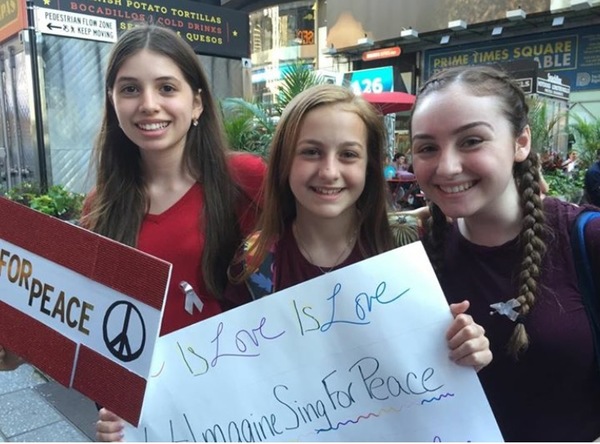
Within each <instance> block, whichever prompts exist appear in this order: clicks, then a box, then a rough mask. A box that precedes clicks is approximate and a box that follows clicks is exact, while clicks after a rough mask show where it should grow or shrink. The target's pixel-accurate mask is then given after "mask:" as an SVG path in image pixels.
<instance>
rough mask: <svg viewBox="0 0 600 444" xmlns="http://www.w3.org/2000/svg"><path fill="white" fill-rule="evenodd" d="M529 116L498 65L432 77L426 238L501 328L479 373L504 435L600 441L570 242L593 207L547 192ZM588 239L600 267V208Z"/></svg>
mask: <svg viewBox="0 0 600 444" xmlns="http://www.w3.org/2000/svg"><path fill="white" fill-rule="evenodd" d="M527 116H528V108H527V102H526V100H525V96H524V94H523V92H522V90H521V89H520V88H519V87H518V85H517V84H516V83H515V82H514V81H513V80H512V79H511V78H510V77H509V76H508V75H507V74H506V73H504V72H502V71H500V70H497V69H494V68H492V67H485V66H479V67H466V68H455V69H449V70H446V71H442V72H441V73H438V74H436V75H434V76H433V77H432V78H430V79H429V80H428V81H427V82H426V83H425V84H424V85H423V86H422V87H421V89H420V91H419V93H418V94H417V99H416V102H415V105H414V107H413V112H412V117H411V124H410V136H411V143H412V151H413V165H414V170H415V173H416V175H417V180H418V181H419V184H420V186H421V189H422V190H423V191H424V192H425V194H426V195H427V198H428V199H429V200H430V201H431V202H432V205H431V215H432V218H431V224H430V225H429V227H428V229H427V233H426V237H425V240H424V243H425V246H426V249H427V251H428V253H429V255H430V258H431V260H432V263H433V264H434V266H435V269H436V272H437V274H438V277H439V279H440V283H441V286H442V289H443V290H444V293H445V295H446V297H447V299H448V301H449V302H450V303H453V302H457V301H460V300H461V299H462V298H463V297H464V295H465V294H469V295H470V302H471V315H472V316H473V318H474V320H475V321H476V322H477V323H478V324H481V325H482V326H483V328H484V329H485V331H486V334H487V335H488V336H489V338H490V342H491V349H492V352H493V354H494V360H493V362H492V363H491V364H490V365H488V366H487V367H486V368H485V369H483V370H482V371H481V372H479V378H480V380H481V383H482V385H483V388H484V390H485V392H486V394H487V397H488V399H489V401H490V404H491V407H492V409H493V411H494V414H495V416H496V419H497V421H498V424H499V426H500V430H501V431H502V434H503V436H504V439H505V440H506V441H593V440H594V439H596V438H598V437H599V436H600V374H599V370H600V369H598V367H597V365H596V357H595V353H594V345H593V343H594V340H593V337H592V332H591V329H590V323H589V321H588V317H587V315H586V310H585V307H584V305H583V302H582V297H581V294H580V293H579V291H578V282H577V275H576V272H575V266H574V260H573V254H572V251H571V241H570V229H571V226H572V224H573V221H574V220H575V217H576V216H577V215H578V214H579V213H580V212H581V211H584V210H585V208H584V207H578V206H575V205H572V204H569V203H566V202H562V201H559V200H557V199H554V198H551V197H546V198H545V199H543V200H542V198H541V196H540V191H541V190H540V169H539V160H538V156H537V154H536V153H534V152H533V151H532V150H531V131H530V128H529V125H528V120H527ZM585 239H586V244H587V249H588V252H590V259H591V263H592V267H593V270H594V271H593V273H594V274H595V276H596V277H598V276H600V219H596V220H594V221H592V222H590V223H589V224H588V226H587V227H586V231H585ZM597 284H598V285H597V288H600V279H599V282H597ZM598 297H600V295H598Z"/></svg>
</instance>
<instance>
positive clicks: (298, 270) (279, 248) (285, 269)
mask: <svg viewBox="0 0 600 444" xmlns="http://www.w3.org/2000/svg"><path fill="white" fill-rule="evenodd" d="M363 259H365V257H364V256H363V255H362V254H361V252H360V248H359V247H358V242H357V243H356V245H355V246H354V249H353V250H352V252H351V253H350V255H349V256H348V257H347V258H346V260H344V261H343V262H342V263H341V264H339V265H337V266H336V267H333V268H331V269H328V268H319V267H317V266H316V265H313V264H311V263H310V262H308V260H306V258H305V257H304V256H303V255H302V253H301V252H300V249H299V248H298V244H297V243H296V239H295V238H294V234H293V233H292V230H291V228H289V227H288V229H286V230H285V232H284V233H283V236H282V238H281V239H280V240H279V242H277V245H276V246H275V259H274V262H275V270H276V271H275V274H274V290H273V292H276V291H280V290H285V289H286V288H288V287H292V286H294V285H297V284H300V283H302V282H304V281H307V280H309V279H313V278H316V277H318V276H321V275H322V274H323V273H324V271H323V270H325V272H328V271H333V270H337V269H339V268H343V267H346V266H348V265H351V264H354V263H355V262H359V261H361V260H363ZM234 270H235V271H234V274H235V273H237V272H239V268H234ZM225 299H226V301H227V303H226V304H227V308H231V307H234V306H238V305H241V304H243V303H246V302H249V301H251V300H252V296H251V295H250V292H249V291H248V288H247V287H246V285H245V284H243V283H242V284H232V283H229V285H228V286H227V289H226V290H225Z"/></svg>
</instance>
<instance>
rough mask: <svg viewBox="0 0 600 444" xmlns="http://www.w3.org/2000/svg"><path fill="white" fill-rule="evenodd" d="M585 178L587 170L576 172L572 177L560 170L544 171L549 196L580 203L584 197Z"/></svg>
mask: <svg viewBox="0 0 600 444" xmlns="http://www.w3.org/2000/svg"><path fill="white" fill-rule="evenodd" d="M584 176H585V170H578V171H575V172H574V173H573V174H572V175H571V174H567V173H565V172H563V171H562V170H559V169H556V170H547V171H544V179H546V182H548V187H549V191H548V195H549V196H555V197H560V198H561V199H564V200H566V201H569V202H575V203H579V201H580V200H581V197H582V196H583V178H584Z"/></svg>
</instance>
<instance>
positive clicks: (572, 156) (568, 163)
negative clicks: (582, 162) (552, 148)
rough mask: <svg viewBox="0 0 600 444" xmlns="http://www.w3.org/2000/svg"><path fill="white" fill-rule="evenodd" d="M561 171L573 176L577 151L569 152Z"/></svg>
mask: <svg viewBox="0 0 600 444" xmlns="http://www.w3.org/2000/svg"><path fill="white" fill-rule="evenodd" d="M562 169H563V171H564V172H565V173H567V174H573V172H574V171H575V170H576V169H577V151H575V150H572V151H569V155H568V156H567V159H566V160H565V161H564V162H563V164H562Z"/></svg>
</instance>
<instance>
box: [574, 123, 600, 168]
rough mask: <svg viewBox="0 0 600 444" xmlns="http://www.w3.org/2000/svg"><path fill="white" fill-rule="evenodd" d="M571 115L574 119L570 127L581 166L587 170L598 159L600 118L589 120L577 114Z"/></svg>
mask: <svg viewBox="0 0 600 444" xmlns="http://www.w3.org/2000/svg"><path fill="white" fill-rule="evenodd" d="M569 117H571V118H572V119H573V120H574V123H572V124H571V125H569V127H570V129H571V132H572V133H573V135H574V136H575V151H576V152H577V162H578V164H579V168H580V169H582V170H587V169H588V168H589V167H590V166H591V165H592V164H593V163H594V162H595V161H596V155H597V153H599V152H600V119H599V118H594V119H592V120H590V121H587V120H585V119H583V118H582V117H580V116H578V115H577V114H573V115H571V116H569Z"/></svg>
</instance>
